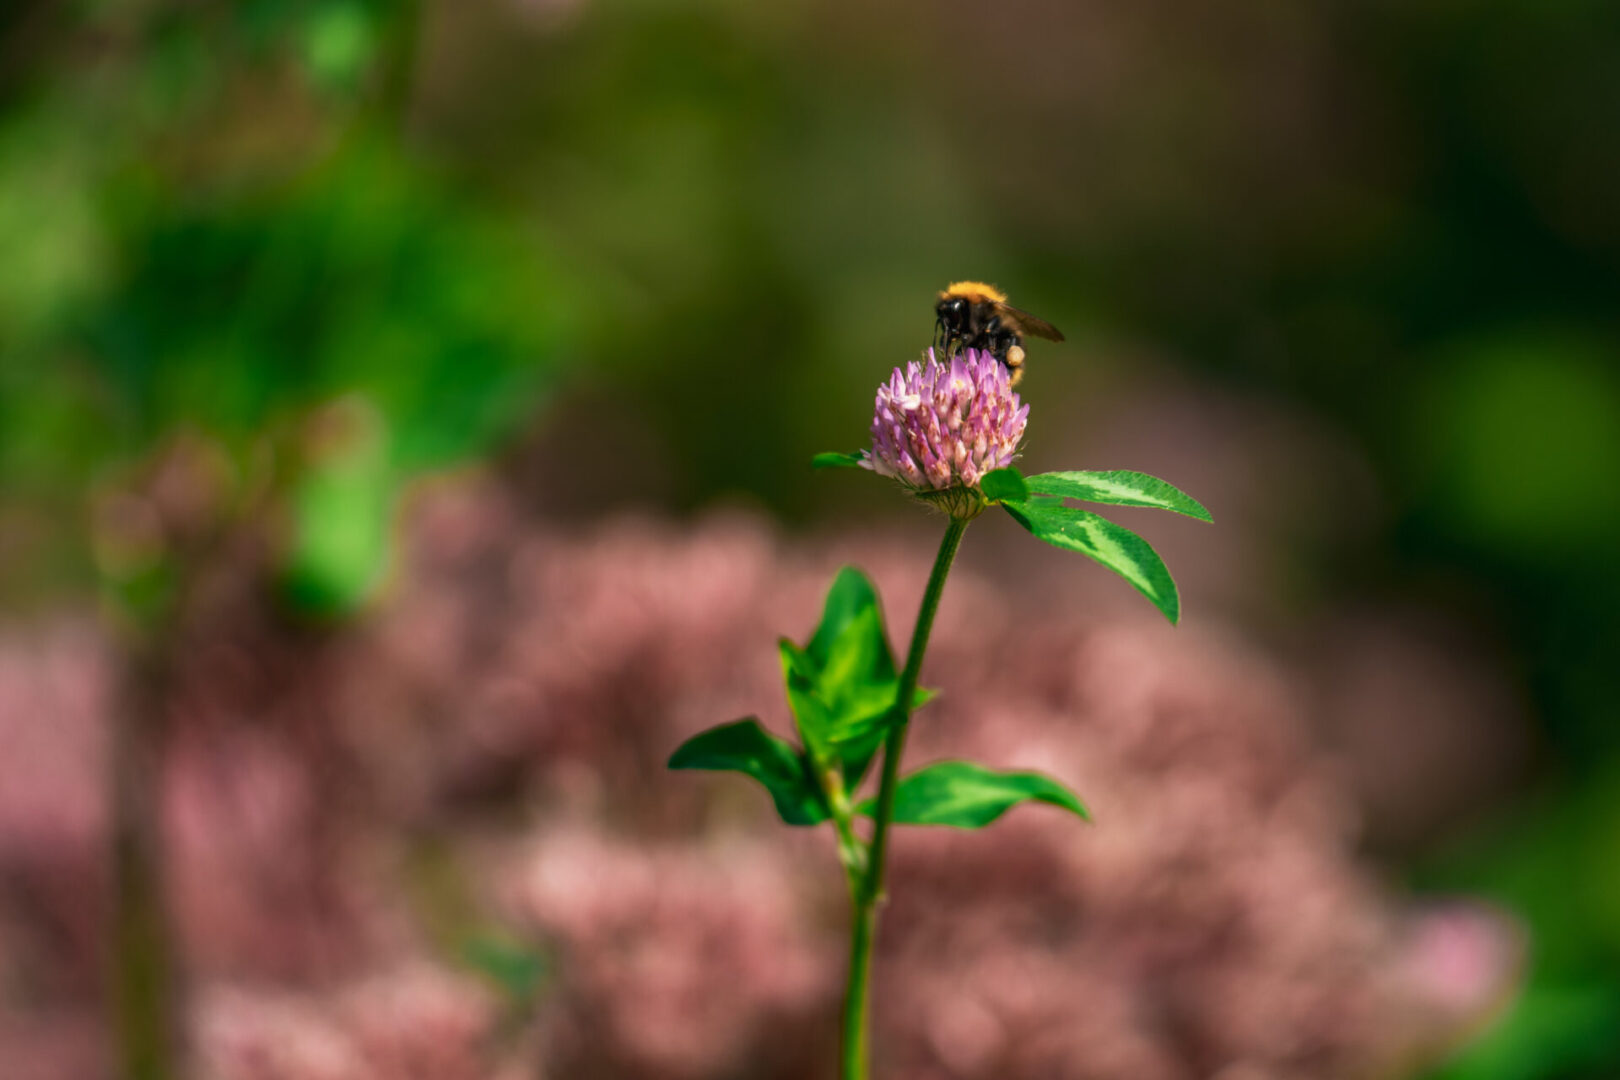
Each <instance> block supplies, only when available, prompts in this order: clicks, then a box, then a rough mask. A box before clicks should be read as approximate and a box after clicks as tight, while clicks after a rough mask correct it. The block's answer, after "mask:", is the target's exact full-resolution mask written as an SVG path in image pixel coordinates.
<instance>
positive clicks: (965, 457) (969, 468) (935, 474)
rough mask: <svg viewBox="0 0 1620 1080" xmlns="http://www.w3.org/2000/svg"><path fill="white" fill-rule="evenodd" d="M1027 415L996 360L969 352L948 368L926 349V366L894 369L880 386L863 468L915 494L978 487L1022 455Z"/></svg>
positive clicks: (953, 358) (961, 355)
mask: <svg viewBox="0 0 1620 1080" xmlns="http://www.w3.org/2000/svg"><path fill="white" fill-rule="evenodd" d="M1028 416H1029V406H1028V405H1022V404H1020V403H1019V401H1018V395H1017V394H1016V393H1014V392H1013V388H1012V384H1011V383H1010V382H1009V381H1008V375H1007V369H1006V368H1005V367H1003V366H1002V364H1001V362H1000V361H998V360H997V359H996V358H995V357H994V356H991V355H990V354H989V353H987V352H983V351H981V350H979V349H964V350H963V351H962V352H961V353H959V354H957V355H956V356H954V357H952V358H951V360H950V362H949V363H948V364H943V363H940V361H939V360H938V359H937V358H936V357H935V355H934V350H933V349H929V350H928V359H927V361H926V362H924V363H922V364H918V363H916V362H915V361H914V362H912V363H910V364H907V365H906V370H905V372H904V373H902V372H901V371H900V369H899V368H895V369H894V374H893V375H892V376H891V377H890V378H889V381H888V382H887V383H885V384H884V385H882V386H879V387H878V392H877V409H876V412H875V413H874V414H873V416H872V449H871V450H869V451H868V452H867V453H866V454H865V455H863V456H862V458H861V465H862V466H864V467H865V468H868V469H871V470H872V471H873V472H875V473H878V474H879V475H880V476H892V477H894V478H896V479H898V480H900V481H901V482H903V483H905V484H907V485H909V486H911V487H914V488H921V489H925V490H931V491H946V490H948V489H951V488H962V487H966V488H977V487H978V486H979V479H980V478H981V477H982V476H984V474H985V473H987V472H989V471H990V470H992V469H999V468H1001V467H1003V466H1005V465H1010V464H1012V461H1013V459H1014V458H1016V457H1017V456H1018V442H1019V440H1020V439H1022V438H1023V437H1024V421H1025V419H1026V418H1027V417H1028Z"/></svg>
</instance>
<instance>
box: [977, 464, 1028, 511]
mask: <svg viewBox="0 0 1620 1080" xmlns="http://www.w3.org/2000/svg"><path fill="white" fill-rule="evenodd" d="M979 490H980V491H982V492H984V497H985V498H986V499H987V500H988V501H990V502H993V503H998V502H1008V501H1014V502H1021V501H1023V500H1024V499H1027V498H1029V485H1028V484H1026V483H1025V482H1024V477H1023V474H1021V473H1020V472H1019V471H1018V470H1017V469H1015V468H1013V467H1012V466H1011V465H1008V466H1007V467H1006V468H1002V469H992V470H990V471H989V472H987V473H985V474H984V476H983V477H981V478H980V480H979Z"/></svg>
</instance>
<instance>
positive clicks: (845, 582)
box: [805, 566, 895, 680]
mask: <svg viewBox="0 0 1620 1080" xmlns="http://www.w3.org/2000/svg"><path fill="white" fill-rule="evenodd" d="M844 639H851V640H847V641H846V640H844ZM805 652H807V653H808V654H809V656H810V659H811V660H812V662H813V663H814V664H815V666H816V667H818V668H825V667H828V666H829V665H831V664H832V663H834V662H835V660H836V661H837V662H839V663H841V664H845V665H848V664H858V663H864V664H866V665H869V666H870V672H871V675H872V676H873V678H876V679H880V680H881V679H892V678H894V673H895V672H894V656H893V654H891V653H890V652H889V643H888V639H887V637H886V636H885V635H884V631H883V609H882V608H881V607H880V606H879V604H878V595H877V588H876V586H874V585H873V584H872V581H871V579H870V578H868V577H867V576H866V575H865V574H863V573H861V572H860V571H859V570H857V569H856V568H855V567H853V566H845V567H841V568H840V569H839V571H838V576H837V577H835V578H833V583H832V587H831V588H830V589H828V590H827V600H826V602H825V603H824V604H823V605H822V608H821V622H820V623H819V624H817V626H816V632H815V633H814V634H813V635H812V636H811V638H810V644H809V645H807V646H805ZM835 654H837V655H836V656H835ZM852 654H853V655H852Z"/></svg>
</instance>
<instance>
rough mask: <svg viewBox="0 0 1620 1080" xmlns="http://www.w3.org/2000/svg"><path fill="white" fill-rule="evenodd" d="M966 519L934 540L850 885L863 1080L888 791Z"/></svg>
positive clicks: (854, 1069)
mask: <svg viewBox="0 0 1620 1080" xmlns="http://www.w3.org/2000/svg"><path fill="white" fill-rule="evenodd" d="M969 520H970V519H969V518H962V517H952V518H951V523H950V524H949V525H948V526H946V528H945V538H944V539H943V540H941V541H940V544H939V554H938V555H936V556H935V557H934V569H933V571H932V572H930V573H929V575H928V587H927V588H926V589H924V590H923V598H922V606H921V607H920V608H918V610H917V625H916V626H915V627H913V628H912V631H911V648H910V650H909V651H908V652H907V653H906V667H905V670H904V671H903V672H902V673H901V675H900V690H899V693H898V694H897V695H896V696H895V701H894V707H895V710H896V711H897V712H898V714H899V716H898V717H897V719H896V721H895V723H894V725H893V726H892V727H890V729H889V734H888V738H887V739H886V740H885V741H884V744H883V781H882V784H881V786H880V787H879V788H878V797H877V811H876V813H875V814H874V815H873V823H874V824H873V832H872V847H871V855H870V857H869V858H868V860H867V864H866V874H865V876H864V877H863V878H862V879H861V880H860V881H859V882H858V883H857V887H856V889H855V911H854V917H853V919H852V920H851V927H850V949H849V983H848V987H847V989H846V991H845V994H844V1073H843V1075H844V1080H867V1076H868V1075H869V1068H868V1058H869V1053H868V1038H867V1032H868V1029H869V1024H868V1020H867V1016H868V1009H867V1002H868V995H867V990H868V984H869V983H870V976H871V971H872V942H873V939H874V938H875V937H876V936H877V906H878V904H879V903H881V902H882V900H883V867H884V862H885V860H886V859H887V856H888V851H889V822H890V819H891V818H893V817H894V791H895V787H896V785H897V784H898V782H899V777H900V756H901V754H902V753H904V751H905V746H906V728H907V727H908V726H909V725H910V722H911V709H912V701H913V698H914V697H915V696H916V692H917V679H918V677H919V675H920V674H921V672H922V662H923V654H924V653H926V652H927V651H928V635H929V633H930V632H931V631H932V630H933V628H934V614H935V613H936V612H937V611H938V610H939V598H940V595H941V594H942V593H944V591H945V578H946V576H947V575H948V574H950V572H951V563H952V562H954V561H955V559H956V549H957V548H958V547H960V546H961V544H962V534H963V533H965V532H967V527H968V521H969Z"/></svg>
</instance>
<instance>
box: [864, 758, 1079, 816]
mask: <svg viewBox="0 0 1620 1080" xmlns="http://www.w3.org/2000/svg"><path fill="white" fill-rule="evenodd" d="M1023 802H1044V803H1049V804H1051V805H1052V806H1056V807H1060V808H1062V809H1064V810H1067V811H1069V812H1070V813H1071V814H1074V815H1076V816H1077V817H1079V818H1081V819H1083V820H1086V821H1089V820H1091V815H1090V813H1089V812H1088V811H1087V810H1086V808H1085V805H1084V804H1083V803H1081V801H1080V800H1079V799H1078V798H1077V797H1076V796H1075V794H1074V793H1073V792H1072V791H1070V790H1069V789H1068V788H1066V787H1064V786H1063V785H1062V784H1060V783H1058V782H1057V781H1056V780H1054V779H1052V778H1051V777H1050V776H1045V775H1043V774H1041V773H1037V772H997V771H996V770H994V769H988V768H986V767H984V766H983V765H978V764H975V763H974V762H971V761H941V762H939V763H937V764H934V765H929V766H927V767H926V768H922V769H919V770H917V771H916V772H914V773H912V774H911V775H910V776H907V777H905V778H903V779H902V780H901V781H900V784H899V786H898V787H897V788H896V789H895V793H894V823H895V824H896V825H949V826H952V827H954V828H958V829H982V828H983V827H984V826H986V825H989V824H990V823H991V822H993V821H995V820H996V819H998V818H1000V817H1001V815H1003V814H1005V813H1006V812H1007V811H1008V810H1011V809H1012V808H1013V807H1015V806H1017V805H1018V804H1019V803H1023ZM875 805H876V800H875V799H867V800H866V801H865V802H863V803H862V804H861V806H860V812H861V813H863V814H867V815H869V816H870V815H871V814H872V813H873V812H874V808H875Z"/></svg>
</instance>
